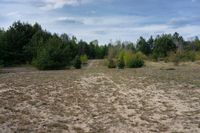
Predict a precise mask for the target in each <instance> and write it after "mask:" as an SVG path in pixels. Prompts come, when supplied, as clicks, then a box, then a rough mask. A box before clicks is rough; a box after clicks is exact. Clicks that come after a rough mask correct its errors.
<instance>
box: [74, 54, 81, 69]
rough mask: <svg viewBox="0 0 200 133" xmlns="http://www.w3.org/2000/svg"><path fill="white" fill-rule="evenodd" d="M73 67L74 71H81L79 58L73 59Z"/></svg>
mask: <svg viewBox="0 0 200 133" xmlns="http://www.w3.org/2000/svg"><path fill="white" fill-rule="evenodd" d="M73 66H74V67H75V68H76V69H81V60H80V57H79V56H76V57H75V59H74V64H73Z"/></svg>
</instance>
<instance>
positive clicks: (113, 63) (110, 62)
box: [108, 59, 116, 68]
mask: <svg viewBox="0 0 200 133" xmlns="http://www.w3.org/2000/svg"><path fill="white" fill-rule="evenodd" d="M108 68H116V63H115V60H114V59H109V60H108Z"/></svg>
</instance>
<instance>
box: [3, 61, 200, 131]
mask: <svg viewBox="0 0 200 133" xmlns="http://www.w3.org/2000/svg"><path fill="white" fill-rule="evenodd" d="M102 64H103V63H102V61H98V60H94V61H90V63H89V65H88V67H86V68H84V69H82V70H63V71H36V70H34V69H19V71H18V69H16V68H15V69H14V70H15V71H10V73H8V72H7V71H6V72H5V71H2V73H1V74H0V103H1V104H0V132H1V133H9V132H11V133H12V132H17V133H18V132H19V133H23V132H24V133H29V132H34V133H35V132H40V133H43V132H56V133H65V132H66V133H132V132H133V133H134V132H135V133H143V132H145V133H146V132H170V133H171V132H174V133H182V132H183V133H199V132H200V65H199V64H198V63H193V64H182V65H181V66H178V67H174V66H173V65H171V64H164V63H152V62H148V63H147V65H146V67H144V68H141V69H125V70H118V69H107V68H106V67H104V66H103V65H102ZM172 67H173V69H168V68H172Z"/></svg>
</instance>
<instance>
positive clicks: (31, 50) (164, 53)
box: [0, 21, 200, 70]
mask: <svg viewBox="0 0 200 133" xmlns="http://www.w3.org/2000/svg"><path fill="white" fill-rule="evenodd" d="M121 51H131V52H133V53H134V52H141V53H143V54H144V55H145V56H146V57H148V58H150V59H154V60H159V59H163V58H165V59H168V57H171V56H172V57H175V59H174V60H177V59H179V58H181V59H182V58H183V59H186V58H188V59H189V58H192V57H193V56H195V55H193V54H194V53H195V52H198V51H200V40H199V38H198V37H196V38H194V39H192V40H190V41H186V40H184V38H183V37H182V36H180V35H179V34H178V33H174V34H173V35H172V34H162V35H158V36H156V37H155V38H153V37H152V36H151V37H150V38H149V39H147V40H146V39H145V38H143V37H140V38H139V39H138V41H137V42H136V44H134V43H132V42H127V41H126V42H121V41H116V42H114V43H109V44H105V45H99V43H98V40H94V41H92V42H90V43H87V42H85V41H83V40H80V41H78V40H77V38H76V37H75V36H72V37H69V36H68V35H67V34H61V35H58V34H52V33H50V32H48V31H46V30H44V29H42V27H41V25H39V24H38V23H35V24H33V25H31V24H29V23H23V22H20V21H17V22H14V23H13V24H12V25H11V26H10V27H9V28H8V29H7V30H4V29H0V65H1V66H15V65H21V64H31V65H34V66H36V67H37V68H38V69H41V70H49V69H63V68H66V67H70V66H71V65H73V64H76V65H77V64H80V63H77V62H80V61H79V60H80V59H84V60H87V59H86V58H89V59H103V58H105V57H108V58H116V57H117V56H119V54H120V52H121ZM121 53H122V52H121ZM121 58H122V57H121ZM121 63H122V62H121ZM76 65H75V66H76ZM78 66H79V67H77V68H80V65H78Z"/></svg>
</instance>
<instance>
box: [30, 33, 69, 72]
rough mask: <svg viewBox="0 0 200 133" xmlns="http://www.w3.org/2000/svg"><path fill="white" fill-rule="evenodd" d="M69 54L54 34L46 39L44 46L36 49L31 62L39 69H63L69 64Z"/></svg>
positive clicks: (67, 49)
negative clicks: (35, 55) (34, 56)
mask: <svg viewBox="0 0 200 133" xmlns="http://www.w3.org/2000/svg"><path fill="white" fill-rule="evenodd" d="M69 55H70V53H69V48H68V47H67V46H66V45H64V44H63V43H62V41H61V40H60V39H59V38H58V37H57V36H54V37H53V38H51V39H49V40H48V41H47V44H46V45H45V46H44V47H42V48H41V49H39V50H38V52H37V57H36V58H35V59H34V61H33V64H34V65H35V66H36V67H37V68H38V69H39V70H57V69H64V68H65V67H66V66H67V65H69V64H70V58H69Z"/></svg>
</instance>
